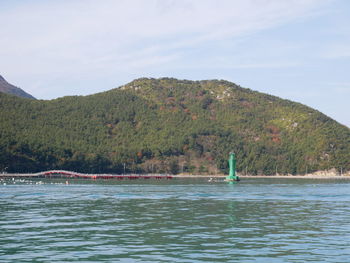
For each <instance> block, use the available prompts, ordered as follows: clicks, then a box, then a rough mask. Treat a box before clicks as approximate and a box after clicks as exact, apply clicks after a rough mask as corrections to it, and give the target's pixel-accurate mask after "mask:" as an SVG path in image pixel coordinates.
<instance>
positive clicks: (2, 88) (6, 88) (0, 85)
mask: <svg viewBox="0 0 350 263" xmlns="http://www.w3.org/2000/svg"><path fill="white" fill-rule="evenodd" d="M0 92H3V93H7V94H12V95H15V96H18V97H22V98H28V99H35V98H34V97H33V96H32V95H30V94H28V93H27V92H25V91H24V90H22V89H20V88H17V87H16V86H13V85H12V84H10V83H8V82H7V81H6V80H5V79H4V78H3V77H2V76H1V75H0Z"/></svg>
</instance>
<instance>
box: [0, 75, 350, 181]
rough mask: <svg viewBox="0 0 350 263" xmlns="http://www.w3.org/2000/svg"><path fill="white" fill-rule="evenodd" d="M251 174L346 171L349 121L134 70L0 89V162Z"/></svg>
mask: <svg viewBox="0 0 350 263" xmlns="http://www.w3.org/2000/svg"><path fill="white" fill-rule="evenodd" d="M230 151H234V152H235V153H236V155H237V159H238V162H237V170H238V171H239V172H242V173H249V174H275V173H276V171H277V172H278V173H280V174H287V173H291V174H304V173H305V172H312V171H316V170H326V169H330V168H333V167H334V168H336V169H338V170H340V169H342V170H343V171H346V170H350V162H349V160H350V129H349V128H347V127H345V126H343V125H340V124H339V123H337V122H336V121H334V120H332V119H330V118H329V117H327V116H325V115H324V114H322V113H320V112H318V111H316V110H313V109H311V108H309V107H307V106H304V105H302V104H299V103H295V102H291V101H288V100H283V99H280V98H278V97H275V96H271V95H267V94H262V93H259V92H255V91H252V90H250V89H246V88H242V87H240V86H237V85H235V84H234V83H231V82H227V81H222V80H206V81H187V80H177V79H171V78H162V79H146V78H143V79H137V80H135V81H133V82H131V83H129V84H127V85H125V86H122V87H120V88H116V89H113V90H110V91H107V92H103V93H99V94H94V95H90V96H73V97H63V98H59V99H55V100H50V101H40V100H30V99H23V98H18V97H14V96H10V95H7V94H2V93H1V94H0V171H1V170H2V169H4V168H5V167H8V168H7V171H8V172H15V171H16V172H30V171H32V172H34V171H40V170H47V169H67V170H73V171H80V172H89V173H93V172H97V173H102V172H108V173H123V172H124V169H125V172H159V173H162V172H170V173H178V172H182V171H183V172H188V173H194V174H199V173H201V174H204V173H211V174H212V173H220V172H223V171H225V170H226V168H227V158H228V153H229V152H230Z"/></svg>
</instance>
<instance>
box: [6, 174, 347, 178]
mask: <svg viewBox="0 0 350 263" xmlns="http://www.w3.org/2000/svg"><path fill="white" fill-rule="evenodd" d="M87 175H88V174H87ZM88 176H95V178H94V179H105V178H103V177H105V176H119V177H125V178H127V177H130V176H141V177H142V176H143V177H147V176H151V177H171V178H173V179H176V178H180V179H186V178H187V179H200V178H203V179H209V178H217V179H225V177H226V175H219V174H216V175H193V174H177V175H171V174H123V175H116V174H94V175H88ZM238 176H239V177H240V178H242V179H244V178H247V179H251V178H256V179H350V173H346V174H343V175H339V174H334V173H326V172H320V173H315V174H306V175H291V174H289V175H240V174H238ZM11 177H12V178H26V177H27V178H44V177H45V176H36V175H35V174H29V173H4V174H0V178H11ZM99 177H101V178H99ZM46 178H52V177H49V176H47V177H46ZM57 178H74V177H70V176H66V177H65V176H61V177H57ZM86 179H89V178H86ZM110 179H112V178H110Z"/></svg>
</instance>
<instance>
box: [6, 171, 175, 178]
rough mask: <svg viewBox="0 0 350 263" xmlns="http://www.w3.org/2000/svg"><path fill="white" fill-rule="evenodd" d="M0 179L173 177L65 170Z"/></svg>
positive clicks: (9, 174) (23, 174) (19, 174)
mask: <svg viewBox="0 0 350 263" xmlns="http://www.w3.org/2000/svg"><path fill="white" fill-rule="evenodd" d="M0 177H17V178H18V177H21V178H81V179H118V180H123V179H130V180H135V179H172V178H173V177H172V176H171V175H153V174H126V175H119V174H118V175H115V174H84V173H77V172H72V171H65V170H50V171H44V172H38V173H18V174H17V173H16V174H14V173H3V174H0Z"/></svg>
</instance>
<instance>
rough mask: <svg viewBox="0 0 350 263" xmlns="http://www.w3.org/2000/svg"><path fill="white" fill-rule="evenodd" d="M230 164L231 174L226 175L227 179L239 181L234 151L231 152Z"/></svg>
mask: <svg viewBox="0 0 350 263" xmlns="http://www.w3.org/2000/svg"><path fill="white" fill-rule="evenodd" d="M228 166H229V169H230V171H229V175H228V176H226V178H225V181H228V182H232V181H239V180H240V179H239V176H238V175H236V156H235V154H234V152H230V158H229V160H228Z"/></svg>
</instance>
